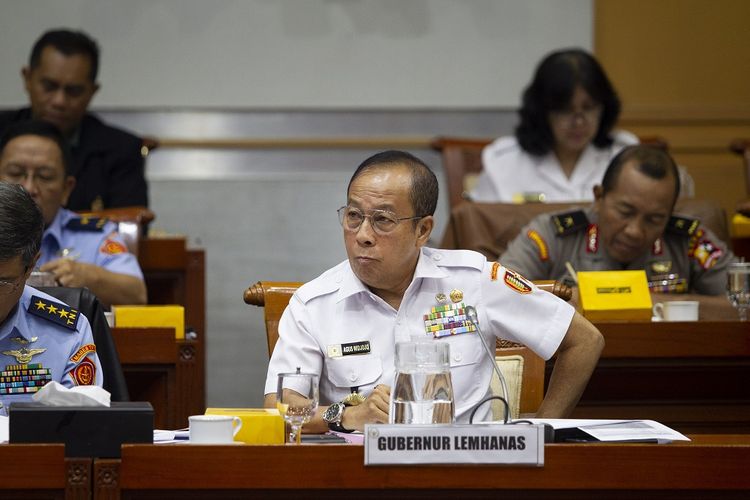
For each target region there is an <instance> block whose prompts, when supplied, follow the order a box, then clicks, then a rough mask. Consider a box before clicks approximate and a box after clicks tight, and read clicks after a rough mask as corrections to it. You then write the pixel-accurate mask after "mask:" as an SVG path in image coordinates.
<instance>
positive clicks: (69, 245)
mask: <svg viewBox="0 0 750 500" xmlns="http://www.w3.org/2000/svg"><path fill="white" fill-rule="evenodd" d="M63 250H66V251H67V252H69V254H71V255H72V256H73V257H74V258H76V259H77V260H79V261H80V262H85V263H87V264H95V265H97V266H99V267H102V268H104V269H106V270H107V271H111V272H113V273H120V274H128V275H130V276H135V277H137V278H140V279H141V280H142V279H143V273H142V272H141V268H140V266H139V265H138V259H136V257H135V255H133V254H132V253H130V252H129V251H128V248H127V246H125V242H124V241H123V239H122V238H121V237H120V235H119V234H117V225H116V224H115V223H113V222H109V221H107V220H106V219H101V218H98V217H85V216H81V215H79V214H76V213H75V212H71V211H70V210H67V209H64V208H60V209H59V210H58V211H57V215H55V218H54V220H53V221H52V224H50V225H49V227H48V228H47V229H46V230H45V231H44V236H43V237H42V255H41V257H40V258H39V262H38V263H37V265H40V266H41V265H42V264H45V263H47V262H50V261H53V260H56V259H59V258H60V257H61V256H62V255H61V252H62V251H63Z"/></svg>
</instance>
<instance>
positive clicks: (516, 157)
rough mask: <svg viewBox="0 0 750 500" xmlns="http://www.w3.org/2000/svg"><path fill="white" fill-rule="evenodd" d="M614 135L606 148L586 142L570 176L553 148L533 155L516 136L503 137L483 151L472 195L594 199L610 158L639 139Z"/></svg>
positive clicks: (509, 199)
mask: <svg viewBox="0 0 750 500" xmlns="http://www.w3.org/2000/svg"><path fill="white" fill-rule="evenodd" d="M612 138H613V139H614V142H613V143H612V144H611V145H610V146H607V147H604V148H598V147H596V146H595V145H594V144H589V145H588V146H586V148H585V149H584V150H583V153H581V157H580V158H579V159H578V163H576V166H575V169H574V170H573V173H572V174H571V176H570V177H568V176H567V175H565V172H563V169H562V167H561V166H560V162H559V161H558V160H557V157H556V156H555V154H554V153H553V152H549V153H547V154H546V155H544V156H534V155H532V154H530V153H527V152H526V151H524V150H523V148H521V146H520V145H519V144H518V141H517V140H516V138H515V137H512V136H509V137H501V138H499V139H497V140H496V141H494V142H493V143H492V144H490V145H488V146H487V147H486V148H484V150H483V151H482V165H483V170H482V173H481V174H480V175H479V179H478V180H477V183H476V187H475V188H474V189H473V190H472V192H471V195H470V196H471V199H472V200H473V201H479V202H488V203H497V202H500V203H511V202H514V203H518V202H522V201H545V202H563V201H578V200H593V198H594V193H593V188H594V186H595V185H597V184H599V183H601V180H602V177H604V172H605V170H607V165H609V162H610V160H611V159H612V158H613V157H614V156H615V155H616V154H617V153H619V152H620V150H621V149H622V148H624V147H625V146H628V145H630V144H637V143H638V138H637V137H636V136H634V135H633V134H631V133H629V132H624V131H618V132H614V133H613V134H612ZM542 195H543V196H542ZM527 198H528V199H527Z"/></svg>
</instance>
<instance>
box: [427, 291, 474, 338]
mask: <svg viewBox="0 0 750 500" xmlns="http://www.w3.org/2000/svg"><path fill="white" fill-rule="evenodd" d="M450 298H451V300H452V301H453V303H452V304H440V305H437V306H434V307H432V308H430V312H429V313H427V314H425V315H424V329H425V333H427V334H428V335H432V336H433V337H434V338H440V337H447V336H448V335H460V334H462V333H470V332H475V331H477V329H476V327H475V326H474V324H473V323H472V322H471V321H470V320H469V318H468V317H467V316H466V304H464V303H463V302H461V301H462V300H463V298H464V293H463V292H462V291H461V290H457V289H454V290H452V291H451V293H450ZM456 299H457V300H456Z"/></svg>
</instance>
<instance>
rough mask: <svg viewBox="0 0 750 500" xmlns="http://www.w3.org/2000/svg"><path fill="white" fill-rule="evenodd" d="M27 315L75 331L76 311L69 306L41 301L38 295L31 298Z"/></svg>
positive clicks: (76, 322) (46, 300)
mask: <svg viewBox="0 0 750 500" xmlns="http://www.w3.org/2000/svg"><path fill="white" fill-rule="evenodd" d="M27 311H28V313H29V314H33V315H34V316H38V317H40V318H44V319H46V320H48V321H51V322H52V323H55V324H58V325H60V326H62V327H63V328H67V329H68V330H75V329H76V327H77V325H78V314H79V313H78V311H77V310H76V309H73V308H72V307H70V306H66V305H65V304H61V303H59V302H53V301H51V300H48V299H43V298H42V297H39V296H38V295H32V296H31V302H30V303H29V308H28V309H27Z"/></svg>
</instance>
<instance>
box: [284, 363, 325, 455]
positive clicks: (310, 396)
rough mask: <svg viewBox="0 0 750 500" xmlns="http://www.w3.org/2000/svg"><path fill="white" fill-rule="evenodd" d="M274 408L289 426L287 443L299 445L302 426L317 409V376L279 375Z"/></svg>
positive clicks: (302, 374) (298, 371) (297, 372)
mask: <svg viewBox="0 0 750 500" xmlns="http://www.w3.org/2000/svg"><path fill="white" fill-rule="evenodd" d="M276 407H277V408H278V409H279V413H280V414H281V416H282V417H284V420H285V421H286V422H287V423H288V424H289V427H290V429H291V432H290V433H289V442H295V443H297V444H300V440H301V438H302V432H301V430H302V426H303V425H304V424H306V423H307V422H309V421H310V419H312V418H313V416H315V412H316V411H317V409H318V375H316V374H314V373H300V369H299V368H297V371H296V372H294V373H279V383H278V386H277V388H276Z"/></svg>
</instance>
